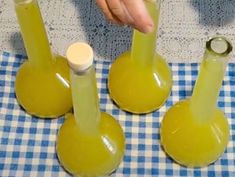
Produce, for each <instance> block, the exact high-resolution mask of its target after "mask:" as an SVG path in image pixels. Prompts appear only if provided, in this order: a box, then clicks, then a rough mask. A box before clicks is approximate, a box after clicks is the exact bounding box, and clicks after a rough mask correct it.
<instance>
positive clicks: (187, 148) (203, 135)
mask: <svg viewBox="0 0 235 177" xmlns="http://www.w3.org/2000/svg"><path fill="white" fill-rule="evenodd" d="M231 51H232V46H231V44H230V42H228V41H227V39H225V38H223V37H214V38H212V39H210V40H209V41H208V42H207V43H206V51H205V54H204V59H203V61H202V63H201V66H200V71H199V75H198V78H197V81H196V84H195V86H194V90H193V94H192V97H191V98H190V99H187V100H183V101H180V102H178V103H176V104H175V105H174V106H173V107H171V108H170V109H169V110H168V111H167V113H166V114H165V116H164V118H163V120H162V123H161V128H160V136H161V144H162V146H163V148H164V150H165V151H166V153H167V154H168V155H169V156H170V157H172V158H173V159H174V160H175V161H177V162H178V163H179V164H182V165H185V166H189V167H203V166H207V165H209V164H210V163H213V162H215V161H216V160H217V159H218V158H219V157H220V156H221V155H222V154H223V152H224V151H225V149H226V146H227V144H228V141H229V125H228V121H227V119H226V118H225V115H224V113H223V112H222V111H221V110H220V109H219V108H218V107H217V104H216V102H217V98H218V96H219V91H220V87H221V85H222V81H223V77H224V73H225V71H226V66H227V63H228V58H229V57H228V56H229V54H230V52H231Z"/></svg>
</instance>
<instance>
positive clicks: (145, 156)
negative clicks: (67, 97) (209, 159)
mask: <svg viewBox="0 0 235 177" xmlns="http://www.w3.org/2000/svg"><path fill="white" fill-rule="evenodd" d="M24 58H25V57H23V56H22V55H12V54H9V53H6V52H3V54H2V55H0V176H3V177H6V176H12V177H15V176H17V177H21V176H52V177H57V176H69V174H67V173H66V172H65V171H64V170H63V168H61V166H60V164H59V162H58V159H57V156H56V152H55V140H56V137H57V132H58V129H59V128H60V126H61V125H62V123H63V121H64V117H60V118H59V119H53V120H43V119H37V118H35V117H32V116H30V115H28V114H27V113H25V112H24V110H22V109H21V108H20V106H19V105H18V104H17V101H16V98H15V94H14V81H15V76H16V73H17V70H18V69H19V66H20V65H21V64H22V62H23V61H24ZM110 64H111V63H110V62H104V61H103V62H101V61H96V62H95V67H96V71H97V72H96V73H97V75H96V76H97V85H98V89H99V98H100V107H101V109H102V111H106V112H108V113H110V114H111V115H113V116H114V117H115V118H116V119H117V120H118V121H119V122H120V124H121V126H122V128H123V130H124V132H125V137H126V153H125V157H124V159H123V162H122V163H121V164H120V166H119V168H118V169H117V171H116V172H115V173H114V174H112V176H113V177H115V176H118V177H119V176H120V177H121V176H131V177H134V176H140V177H144V176H145V177H148V176H149V177H150V176H174V177H175V176H199V177H200V176H202V177H205V176H209V177H214V176H218V177H219V176H224V177H227V176H231V177H234V176H235V64H229V66H228V68H227V72H226V75H225V78H224V82H223V86H222V88H221V92H220V96H219V98H218V106H219V107H220V108H221V109H222V110H223V111H224V112H225V113H226V116H227V118H228V121H229V124H230V135H231V136H230V142H229V144H228V146H227V149H226V152H225V153H224V154H223V156H222V157H221V158H220V159H219V160H218V161H216V162H215V163H213V164H211V165H210V166H208V167H205V168H197V169H191V168H185V167H182V166H180V165H178V164H176V163H174V162H173V161H172V160H171V159H170V158H168V157H167V156H166V155H165V153H164V151H163V150H162V148H161V146H160V141H159V137H160V135H159V127H160V124H161V120H162V117H163V115H164V113H165V112H166V110H167V109H169V108H170V107H171V106H172V105H173V104H174V103H176V102H177V101H178V100H181V99H184V98H187V97H190V95H191V94H192V88H193V85H194V83H195V80H196V78H197V73H198V67H199V65H198V64H196V63H192V64H170V66H171V69H172V72H173V79H174V85H173V88H172V93H171V95H170V97H169V99H168V100H167V102H166V103H165V104H164V105H163V106H162V107H161V108H160V109H159V110H157V111H155V112H153V113H150V114H146V115H132V114H129V113H126V112H123V111H121V110H120V109H118V108H117V107H116V106H115V105H114V104H113V102H112V101H111V100H110V97H109V95H108V91H107V85H106V79H107V74H108V71H109V67H110Z"/></svg>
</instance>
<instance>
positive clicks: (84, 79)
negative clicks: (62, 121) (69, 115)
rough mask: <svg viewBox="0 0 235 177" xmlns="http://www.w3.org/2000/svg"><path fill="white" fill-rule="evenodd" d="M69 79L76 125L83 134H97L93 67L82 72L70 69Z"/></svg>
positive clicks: (98, 118)
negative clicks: (77, 72)
mask: <svg viewBox="0 0 235 177" xmlns="http://www.w3.org/2000/svg"><path fill="white" fill-rule="evenodd" d="M70 79H71V89H72V99H73V107H74V116H75V121H76V123H77V126H78V127H79V129H80V131H81V133H83V134H86V135H98V131H99V123H100V109H99V101H98V100H99V99H98V92H97V87H96V78H95V69H94V67H93V66H92V67H90V68H89V69H88V70H87V72H86V73H84V74H76V73H74V72H73V71H71V74H70Z"/></svg>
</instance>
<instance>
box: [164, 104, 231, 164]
mask: <svg viewBox="0 0 235 177" xmlns="http://www.w3.org/2000/svg"><path fill="white" fill-rule="evenodd" d="M198 120H200V117H195V116H194V115H193V114H192V111H191V109H190V100H184V101H180V102H178V103H177V104H176V105H174V106H173V107H172V108H170V109H169V110H168V111H167V113H166V115H165V116H164V118H163V121H162V125H161V130H160V133H161V143H162V145H163V148H164V150H165V151H166V153H167V154H168V155H169V156H170V157H172V158H173V159H174V160H175V161H177V162H178V163H180V164H182V165H185V166H189V167H203V166H206V165H209V164H210V163H212V162H214V161H216V160H217V159H218V158H219V157H220V156H221V155H222V154H223V152H224V151H225V149H226V146H227V144H228V141H229V125H228V122H227V119H226V118H225V117H224V114H223V112H222V111H220V110H219V109H218V108H216V110H215V112H214V114H213V116H212V117H211V118H210V119H207V120H206V121H204V122H201V121H198Z"/></svg>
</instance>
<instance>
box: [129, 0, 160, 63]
mask: <svg viewBox="0 0 235 177" xmlns="http://www.w3.org/2000/svg"><path fill="white" fill-rule="evenodd" d="M145 4H146V7H147V9H148V12H149V13H150V15H151V17H152V19H153V21H154V23H155V26H154V31H153V32H152V33H150V34H144V33H141V32H139V31H137V30H134V34H133V43H132V49H131V59H132V60H133V61H134V62H136V63H138V64H139V65H141V66H149V65H152V64H153V63H152V62H153V59H154V57H155V48H156V38H157V37H156V35H157V34H156V33H157V29H158V20H159V9H157V8H156V3H150V2H145Z"/></svg>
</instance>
